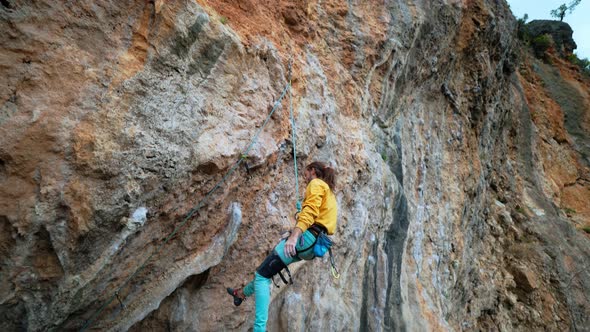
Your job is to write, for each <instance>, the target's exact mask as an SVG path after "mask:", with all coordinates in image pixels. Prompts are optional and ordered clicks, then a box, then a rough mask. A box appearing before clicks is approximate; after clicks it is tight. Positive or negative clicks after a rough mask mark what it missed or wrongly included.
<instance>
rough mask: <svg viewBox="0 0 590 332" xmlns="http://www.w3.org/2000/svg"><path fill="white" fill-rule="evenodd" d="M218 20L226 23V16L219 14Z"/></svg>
mask: <svg viewBox="0 0 590 332" xmlns="http://www.w3.org/2000/svg"><path fill="white" fill-rule="evenodd" d="M219 22H221V24H227V17H225V16H221V17H220V18H219Z"/></svg>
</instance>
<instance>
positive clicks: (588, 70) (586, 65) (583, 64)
mask: <svg viewBox="0 0 590 332" xmlns="http://www.w3.org/2000/svg"><path fill="white" fill-rule="evenodd" d="M567 59H568V60H569V62H571V63H573V64H574V65H576V66H578V67H579V68H580V71H581V72H582V73H583V74H586V75H589V76H590V60H588V58H584V59H580V58H578V55H577V54H575V53H574V54H570V55H568V57H567Z"/></svg>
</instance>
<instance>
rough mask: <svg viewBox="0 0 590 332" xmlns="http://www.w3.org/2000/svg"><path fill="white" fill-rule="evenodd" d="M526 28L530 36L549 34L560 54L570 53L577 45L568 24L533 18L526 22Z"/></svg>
mask: <svg viewBox="0 0 590 332" xmlns="http://www.w3.org/2000/svg"><path fill="white" fill-rule="evenodd" d="M526 26H527V29H528V31H529V33H530V35H531V38H535V37H538V36H541V35H550V36H551V37H552V38H553V42H554V43H555V46H556V47H557V50H558V51H559V53H560V54H561V55H562V56H566V55H568V54H572V53H573V52H574V50H575V49H576V48H578V46H577V45H576V42H575V41H574V38H573V37H572V35H573V34H574V31H573V30H572V27H570V25H569V24H567V23H565V22H561V21H552V20H533V21H530V22H529V23H527V25H526Z"/></svg>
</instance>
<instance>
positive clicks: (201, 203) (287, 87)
mask: <svg viewBox="0 0 590 332" xmlns="http://www.w3.org/2000/svg"><path fill="white" fill-rule="evenodd" d="M287 91H289V92H290V91H291V64H290V65H289V82H288V83H287V84H286V85H285V88H284V89H283V92H282V93H281V96H280V97H279V99H278V100H277V101H276V102H275V104H274V106H273V108H272V110H271V111H270V113H269V114H268V116H267V117H266V119H265V120H264V122H263V123H262V125H261V126H260V128H259V129H258V131H257V132H256V134H255V135H254V136H253V138H252V139H251V141H250V144H249V145H248V147H247V148H246V149H245V150H244V152H242V153H241V154H240V159H239V160H238V161H237V162H235V163H234V165H233V166H232V167H231V168H230V169H229V170H228V171H227V172H226V173H225V175H224V176H223V178H222V179H221V180H219V181H218V182H217V183H216V184H215V186H214V187H213V188H212V189H211V190H209V192H207V194H206V195H205V197H203V198H202V199H201V200H200V201H199V203H198V204H197V205H196V206H195V207H194V208H192V209H191V210H190V211H189V212H188V213H187V214H186V216H185V217H184V219H183V220H182V221H181V222H180V223H178V224H177V226H176V227H175V228H174V230H173V231H172V232H171V233H170V234H169V235H168V236H167V237H166V238H165V239H164V241H163V242H162V243H160V245H159V246H158V247H157V248H156V249H155V250H154V251H153V252H152V253H151V254H150V255H149V256H148V257H147V258H146V259H145V260H144V261H143V262H142V263H141V265H139V267H138V268H137V269H136V270H135V271H134V272H133V273H132V274H131V275H129V277H127V279H125V281H123V283H122V284H121V285H120V286H119V287H118V288H117V289H116V290H115V291H114V292H113V294H112V295H111V296H110V297H109V298H108V300H107V301H106V302H105V303H104V304H103V305H102V306H101V307H100V308H99V309H98V310H97V311H96V312H94V314H92V316H90V318H88V320H86V322H85V323H84V325H83V326H82V328H81V329H80V331H81V332H83V331H86V330H87V329H88V328H89V327H90V326H91V325H92V323H94V321H95V320H96V318H97V317H98V316H99V315H100V314H101V313H102V312H103V311H104V310H105V309H106V307H107V306H108V305H109V304H111V302H113V300H114V299H115V298H116V299H117V300H118V301H119V303H120V305H121V308H125V306H124V304H123V302H122V301H121V299H120V297H119V294H120V292H121V290H122V289H123V288H124V287H125V286H127V285H128V284H129V282H130V281H131V280H132V279H133V278H134V277H135V276H136V275H138V274H139V273H140V272H141V271H143V269H144V268H145V267H146V266H147V263H148V262H149V261H151V259H152V258H153V257H154V256H155V255H157V254H158V253H159V252H160V251H161V250H162V248H163V247H164V245H166V244H167V243H168V241H170V240H171V239H172V238H173V237H174V235H176V233H177V232H178V231H179V230H180V229H181V228H182V227H183V226H184V225H185V224H186V223H187V222H188V221H189V220H190V219H191V217H192V216H193V215H194V214H195V213H196V212H197V211H198V210H199V209H201V208H202V207H203V206H204V205H205V202H206V201H207V200H208V199H209V198H210V197H211V196H212V195H213V193H214V192H215V191H217V189H219V188H220V187H221V185H222V184H223V183H225V182H226V180H227V179H228V178H229V177H230V176H231V175H232V174H233V173H234V172H235V170H236V169H237V168H238V167H239V166H240V164H241V163H243V162H245V161H246V159H247V158H248V153H249V152H250V150H251V149H252V147H253V146H254V144H255V143H256V141H257V140H258V136H259V135H260V133H261V132H262V130H263V129H264V127H265V126H266V125H267V123H268V121H269V120H270V118H271V116H272V115H273V114H274V112H275V111H276V110H277V109H278V107H279V106H280V104H281V101H282V100H283V98H284V97H285V95H286V94H287ZM291 108H292V106H291ZM292 119H293V118H292ZM292 121H294V120H292ZM293 123H294V122H293ZM294 135H295V132H294V131H293V137H294ZM293 154H294V156H295V142H293ZM296 167H297V163H295V168H296ZM295 177H296V178H297V169H295ZM296 183H297V182H296ZM297 197H299V192H298V187H297ZM299 205H300V204H299ZM289 276H290V273H289ZM291 283H292V282H291ZM117 315H118V313H117Z"/></svg>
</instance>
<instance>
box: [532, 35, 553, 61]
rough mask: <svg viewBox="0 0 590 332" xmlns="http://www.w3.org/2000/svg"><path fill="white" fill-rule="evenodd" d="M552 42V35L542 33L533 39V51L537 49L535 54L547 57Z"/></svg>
mask: <svg viewBox="0 0 590 332" xmlns="http://www.w3.org/2000/svg"><path fill="white" fill-rule="evenodd" d="M551 44H552V40H551V36H549V35H540V36H537V37H535V38H534V39H533V40H532V41H531V46H532V47H533V51H535V55H536V56H537V57H539V58H544V57H545V51H547V49H549V47H550V46H551Z"/></svg>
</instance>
